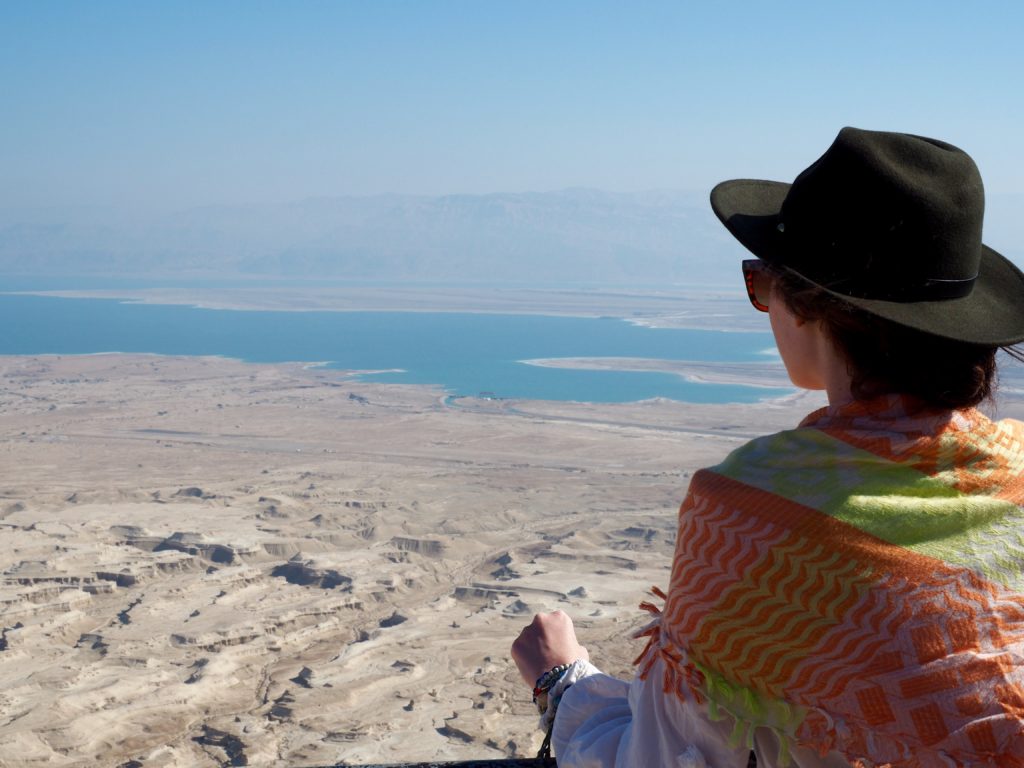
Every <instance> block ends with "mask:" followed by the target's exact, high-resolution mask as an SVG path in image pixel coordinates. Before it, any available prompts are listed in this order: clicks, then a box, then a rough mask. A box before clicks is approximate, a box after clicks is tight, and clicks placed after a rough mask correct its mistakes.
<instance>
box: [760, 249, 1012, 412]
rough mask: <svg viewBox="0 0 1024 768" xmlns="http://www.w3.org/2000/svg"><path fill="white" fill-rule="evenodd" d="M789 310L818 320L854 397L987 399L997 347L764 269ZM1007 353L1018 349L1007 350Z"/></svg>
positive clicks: (945, 403) (960, 403)
mask: <svg viewBox="0 0 1024 768" xmlns="http://www.w3.org/2000/svg"><path fill="white" fill-rule="evenodd" d="M770 272H771V274H772V277H773V278H774V279H775V287H776V289H777V290H778V292H779V293H780V294H781V295H782V297H783V300H784V301H785V302H786V306H787V307H788V308H789V310H790V312H792V313H793V314H794V315H796V316H797V317H799V318H802V319H804V320H809V321H819V322H821V323H822V326H823V328H824V329H825V332H826V333H827V334H828V336H829V338H830V339H831V340H832V342H833V343H834V344H835V345H836V347H837V348H838V350H839V351H840V353H841V354H842V355H843V357H844V358H845V359H846V364H847V371H848V372H849V374H850V391H851V393H852V394H853V396H854V398H856V399H857V400H870V399H871V398H873V397H877V396H879V395H884V394H902V395H910V396H912V397H916V398H918V399H920V400H922V401H923V402H924V403H925V404H927V405H929V406H931V407H934V408H942V409H954V410H955V409H961V408H970V407H973V406H976V405H978V404H980V403H982V402H984V401H986V400H989V399H991V397H992V395H993V392H994V390H995V386H996V352H997V351H998V350H999V347H986V346H978V345H977V344H967V343H965V342H962V341H953V340H950V339H944V338H942V337H940V336H933V335H932V334H930V333H925V332H924V331H918V330H915V329H913V328H908V327H906V326H903V325H898V324H896V323H893V322H891V321H889V320H883V319H882V318H880V317H876V316H875V315H872V314H869V313H867V312H864V311H863V310H860V309H857V308H855V307H853V306H851V305H849V304H846V303H845V302H843V301H841V300H839V299H837V298H835V297H833V296H832V295H831V294H828V293H826V292H825V291H823V290H821V289H820V288H818V287H817V286H815V285H813V284H811V283H809V282H807V281H806V280H804V279H803V278H801V277H800V276H798V275H796V274H794V273H792V272H789V271H787V270H774V269H772V270H770ZM1007 352H1009V353H1010V354H1011V355H1012V356H1014V357H1016V358H1017V359H1021V355H1020V353H1019V352H1018V351H1017V350H1015V349H1012V348H1008V349H1007Z"/></svg>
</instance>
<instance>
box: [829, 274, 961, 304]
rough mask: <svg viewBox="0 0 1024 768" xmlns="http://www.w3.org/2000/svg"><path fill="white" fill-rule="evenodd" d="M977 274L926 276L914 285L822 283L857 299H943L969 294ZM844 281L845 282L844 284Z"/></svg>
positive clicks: (957, 297)
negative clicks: (949, 277) (955, 277)
mask: <svg viewBox="0 0 1024 768" xmlns="http://www.w3.org/2000/svg"><path fill="white" fill-rule="evenodd" d="M977 279H978V276H977V275H975V276H974V277H968V278H965V279H963V280H943V279H940V278H928V279H926V280H924V281H923V282H920V283H917V284H915V285H902V286H901V285H889V286H884V287H882V286H878V285H873V286H864V285H863V284H861V285H850V284H849V283H848V281H842V280H841V281H824V282H822V285H823V286H824V287H825V288H828V289H829V290H830V291H834V292H835V293H841V294H843V295H844V296H850V297H851V298H857V299H878V300H881V301H899V302H912V301H945V300H947V299H962V298H964V297H965V296H970V295H971V291H973V290H974V283H975V281H976V280H977ZM844 283H845V284H844Z"/></svg>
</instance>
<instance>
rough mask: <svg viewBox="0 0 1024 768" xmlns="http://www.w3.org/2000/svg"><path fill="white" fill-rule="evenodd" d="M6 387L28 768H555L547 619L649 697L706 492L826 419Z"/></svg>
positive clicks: (155, 381)
mask: <svg viewBox="0 0 1024 768" xmlns="http://www.w3.org/2000/svg"><path fill="white" fill-rule="evenodd" d="M0 382H2V388H0V409H2V410H0V414H2V416H0V478H2V480H0V633H2V634H0V764H3V765H10V766H35V765H48V766H50V765H52V766H71V765H82V766H84V765H110V766H122V765H124V766H128V765H130V766H192V765H196V766H219V765H230V764H245V762H247V763H248V764H250V765H279V766H286V765H287V766H303V765H317V764H329V763H333V762H337V761H342V760H344V761H351V762H382V761H392V760H399V759H402V760H408V759H417V760H431V759H442V758H443V759H459V758H462V759H465V758H470V757H476V758H495V757H501V756H504V755H529V754H532V753H533V752H534V751H535V750H536V748H537V746H538V745H539V741H540V738H539V734H538V733H537V732H536V731H535V723H536V719H535V715H534V712H533V706H532V704H531V703H530V698H529V691H528V690H527V688H526V686H525V685H524V684H523V683H522V681H521V680H520V679H519V678H518V674H517V673H516V670H515V667H514V665H513V664H512V662H511V660H510V658H509V654H508V648H509V645H510V643H511V640H512V639H513V637H514V636H515V634H516V633H517V632H518V631H519V629H520V628H521V627H522V626H523V625H524V624H525V623H526V622H527V621H528V620H529V618H530V616H531V614H532V613H533V612H535V611H539V610H552V609H555V608H561V609H562V610H565V611H567V612H568V613H570V614H571V615H572V616H574V618H575V619H576V620H577V623H578V626H579V628H580V634H581V638H582V640H583V642H584V643H585V644H586V645H587V646H588V647H589V648H590V652H591V656H592V658H593V659H594V660H595V661H596V662H597V663H598V664H599V665H600V666H602V667H603V668H604V669H605V670H606V671H609V672H612V673H617V674H624V675H625V674H629V672H630V669H631V666H630V662H631V660H632V658H633V657H634V656H635V655H636V653H637V652H638V651H639V650H640V648H641V646H642V643H640V642H639V641H635V640H631V639H629V638H630V635H631V633H632V632H633V631H634V630H635V629H636V628H637V627H639V626H642V624H643V623H644V621H645V616H646V614H645V613H643V612H642V611H640V610H638V608H637V605H638V603H639V602H640V601H641V600H643V599H645V597H646V594H645V592H646V590H647V589H649V587H650V586H652V585H660V586H664V585H665V584H666V582H667V578H668V568H669V563H670V560H671V552H672V546H673V538H674V529H675V511H676V509H677V507H678V504H679V502H680V500H681V499H682V496H683V494H684V492H685V489H686V484H687V480H688V476H689V475H690V474H691V473H692V472H693V471H694V470H695V469H696V468H698V467H700V466H703V465H707V464H712V463H714V462H717V461H718V460H719V459H721V458H722V457H723V456H724V455H725V454H726V453H727V452H728V451H729V450H731V449H732V448H734V447H736V446H738V445H739V444H741V443H742V442H743V441H744V440H746V439H748V438H749V437H750V436H751V435H754V434H760V433H763V432H768V431H774V430H777V429H781V428H785V427H788V426H792V425H794V424H795V423H796V422H797V421H798V420H799V419H800V417H802V416H803V415H804V414H805V413H807V412H808V411H810V410H812V409H813V408H815V407H817V406H818V405H820V404H821V402H822V401H821V397H820V395H808V394H804V395H799V396H795V397H792V398H788V399H785V400H782V401H771V402H766V403H762V404H759V405H755V406H733V405H721V406H704V405H702V406H692V405H686V404H681V403H674V402H668V401H651V402H643V403H634V404H627V405H592V404H574V403H561V402H530V401H495V400H458V401H455V402H454V403H449V402H448V401H447V400H446V399H445V398H444V397H443V393H441V392H439V391H435V390H430V389H427V388H421V387H403V386H391V385H381V384H365V383H361V382H356V381H352V380H349V379H346V378H345V376H344V374H343V373H342V372H338V371H328V370H323V369H316V368H305V367H302V366H298V365H277V366H270V365H253V364H245V363H241V362H236V361H231V360H224V359H213V358H166V357H154V356H125V355H95V356H83V357H40V358H24V357H6V358H0ZM1017 407H1018V406H1017V405H1015V404H1011V405H1010V407H1009V408H1008V410H1009V411H1011V412H1012V411H1013V410H1014V409H1015V408H1017ZM242 761H245V762H242Z"/></svg>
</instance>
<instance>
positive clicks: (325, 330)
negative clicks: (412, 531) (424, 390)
mask: <svg viewBox="0 0 1024 768" xmlns="http://www.w3.org/2000/svg"><path fill="white" fill-rule="evenodd" d="M0 323H2V328H3V333H2V334H0V354H17V355H34V354H89V353H96V352H152V353H157V354H166V355H221V356H224V357H233V358H239V359H242V360H247V361H251V362H266V363H272V362H286V361H289V362H324V363H327V364H328V365H329V367H332V368H340V369H346V370H368V371H389V370H393V369H401V370H402V371H403V372H402V373H378V374H373V375H365V376H363V378H364V379H366V380H370V381H388V382H401V383H409V384H434V385H439V386H442V387H444V388H445V389H446V390H448V391H449V392H451V393H452V394H454V395H470V396H473V395H478V394H480V393H482V392H486V393H491V394H493V395H494V396H496V397H509V398H538V399H548V400H579V401H590V402H631V401H635V400H644V399H647V398H652V397H666V398H672V399H675V400H683V401H688V402H696V403H722V402H755V401H757V400H759V399H761V398H764V397H773V396H777V395H780V394H784V393H785V392H786V391H787V390H777V389H763V388H755V387H743V386H735V385H717V384H696V383H690V382H687V381H684V380H683V379H681V378H680V377H678V376H674V375H672V374H666V373H654V372H651V373H647V372H618V371H581V370H569V369H559V368H542V367H538V366H532V365H526V364H523V363H521V362H519V361H521V360H526V359H535V358H559V357H644V358H657V359H669V360H671V359H676V360H698V361H704V362H728V361H736V362H745V361H753V360H764V359H766V358H765V356H764V350H766V349H771V348H772V347H773V346H774V342H773V340H772V337H771V334H770V333H767V332H765V333H723V332H715V331H697V330H679V329H651V328H643V327H638V326H635V325H632V324H630V323H627V322H625V321H623V320H619V319H614V318H607V319H589V318H573V317H548V316H537V315H484V314H460V313H412V312H260V311H234V310H231V311H229V310H210V309H196V308H193V307H185V306H160V305H148V304H125V303H121V302H118V301H114V300H104V299H63V298H54V297H45V296H0Z"/></svg>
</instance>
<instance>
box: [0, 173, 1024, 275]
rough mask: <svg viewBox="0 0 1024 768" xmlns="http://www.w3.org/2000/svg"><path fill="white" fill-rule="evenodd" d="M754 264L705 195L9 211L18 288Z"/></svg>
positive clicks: (0, 248) (1020, 245)
mask: <svg viewBox="0 0 1024 768" xmlns="http://www.w3.org/2000/svg"><path fill="white" fill-rule="evenodd" d="M1021 202H1022V197H1021V196H1014V197H1004V198H1000V199H997V200H995V201H991V200H990V214H989V217H988V220H989V222H990V226H989V227H988V229H987V237H986V240H987V241H988V242H989V243H990V244H991V245H993V246H994V247H996V248H997V250H1000V251H1002V252H1003V253H1004V254H1006V255H1007V256H1010V257H1011V258H1013V259H1014V260H1016V261H1018V263H1019V262H1021V261H1024V222H1022V217H1021V216H1019V215H1018V213H1017V211H1018V210H1019V208H1020V205H1021ZM997 228H998V229H999V232H998V235H996V234H995V230H996V229H997ZM742 253H744V252H743V251H742V249H740V248H739V247H738V246H737V245H736V244H735V243H734V242H733V241H732V239H731V237H730V236H729V235H728V233H726V231H725V230H724V228H722V226H721V225H720V224H719V223H718V222H717V220H716V219H715V217H714V215H713V214H712V212H711V210H710V207H709V206H708V203H707V196H706V194H705V193H694V192H676V191H661V192H646V193H637V194H623V193H609V192H601V191H596V190H588V189H569V190H563V191H559V192H547V193H522V194H511V193H509V194H505V193H498V194H489V195H448V196H439V197H426V196H404V195H382V196H374V197H339V198H320V199H310V200H304V201H301V202H295V203H289V204H282V205H249V206H207V207H198V208H192V209H188V210H183V211H178V212H174V213H163V214H138V213H135V214H128V213H125V212H123V211H117V210H113V209H106V208H99V207H97V208H78V209H64V210H59V209H52V210H35V211H15V210H0V274H7V275H33V276H47V275H63V276H66V275H83V276H84V275H117V276H122V277H123V276H138V277H173V276H182V275H189V276H193V277H203V276H210V277H218V278H225V277H228V278H229V277H233V276H236V277H268V278H274V277H289V278H300V279H337V280H346V279H352V280H387V281H429V282H476V283H508V282H516V283H566V282H569V283H617V284H652V283H655V284H660V283H684V284H692V285H716V284H722V283H728V282H732V281H733V280H734V278H735V275H736V271H737V270H736V262H737V260H738V259H739V258H740V257H741V254H742Z"/></svg>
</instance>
